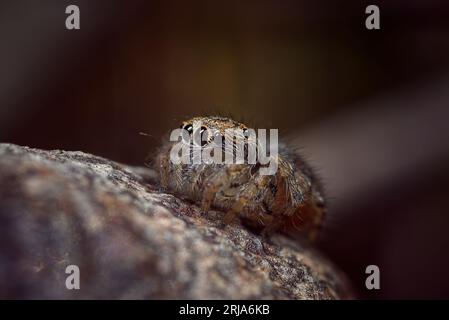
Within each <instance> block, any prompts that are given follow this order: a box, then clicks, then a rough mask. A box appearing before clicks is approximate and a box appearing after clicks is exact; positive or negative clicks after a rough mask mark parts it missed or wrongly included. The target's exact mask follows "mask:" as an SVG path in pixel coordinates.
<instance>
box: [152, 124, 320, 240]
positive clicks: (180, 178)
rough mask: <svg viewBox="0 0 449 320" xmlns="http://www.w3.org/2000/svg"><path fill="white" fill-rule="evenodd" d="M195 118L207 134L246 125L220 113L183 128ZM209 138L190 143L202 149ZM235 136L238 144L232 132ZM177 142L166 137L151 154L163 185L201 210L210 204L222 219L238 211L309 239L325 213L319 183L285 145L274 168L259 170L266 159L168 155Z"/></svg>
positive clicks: (266, 227) (244, 216)
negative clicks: (193, 159)
mask: <svg viewBox="0 0 449 320" xmlns="http://www.w3.org/2000/svg"><path fill="white" fill-rule="evenodd" d="M194 123H201V125H200V126H199V127H198V130H200V136H201V135H202V134H203V133H204V134H206V132H207V134H208V136H209V137H211V136H212V135H214V136H216V135H221V136H223V137H224V138H225V139H226V138H227V132H228V131H227V129H240V130H241V131H243V132H245V131H247V130H248V128H247V127H246V126H245V125H244V124H242V123H239V122H236V121H234V120H232V119H229V118H224V117H196V118H193V119H190V120H188V121H185V122H184V123H183V124H182V125H181V128H182V129H184V130H186V131H185V133H186V134H188V135H194V134H195V132H194V129H195V126H194ZM211 133H212V134H211ZM242 139H245V137H242ZM211 141H212V139H208V138H206V139H203V140H202V142H201V143H199V144H196V145H194V144H192V145H191V146H192V148H193V147H196V148H199V149H204V148H207V147H208V146H209V144H210V143H212V142H211ZM233 141H234V143H236V144H237V141H235V137H234V140H233ZM245 141H246V142H247V144H248V140H245ZM175 143H177V142H172V141H166V142H165V143H164V144H163V146H162V147H161V148H160V149H159V152H158V154H157V156H156V158H155V166H156V170H157V171H158V172H159V177H160V183H161V187H162V188H164V189H166V190H167V191H169V192H171V193H174V194H176V195H178V196H180V197H183V198H186V199H189V200H191V201H193V202H195V203H198V204H199V205H201V209H202V210H203V212H207V211H208V210H209V209H210V208H214V209H217V210H220V211H223V212H225V213H226V215H225V219H224V220H225V222H226V223H230V222H231V221H232V220H233V219H234V218H235V217H237V216H239V217H241V218H242V219H244V220H245V221H246V223H249V224H250V225H252V226H254V227H260V228H262V229H263V230H264V231H265V232H272V231H283V232H287V233H291V232H292V231H293V232H295V231H296V232H297V231H299V232H302V233H303V234H304V235H306V236H307V237H308V238H310V239H314V238H315V237H316V235H317V231H318V229H319V227H320V226H321V223H322V219H323V216H324V213H325V204H324V197H323V193H322V189H321V185H320V183H319V181H317V179H316V178H315V176H314V175H313V173H312V171H311V169H310V167H309V166H308V165H307V164H306V163H305V162H304V160H303V159H302V158H301V157H300V156H299V155H298V154H297V153H296V152H294V151H293V150H291V149H289V148H288V147H287V146H286V145H283V144H279V146H278V156H277V157H276V159H275V161H276V162H277V171H276V172H275V173H274V174H269V175H267V174H261V169H262V168H263V167H264V165H261V164H260V163H257V162H256V163H247V162H245V163H243V164H226V163H199V164H198V163H196V164H194V163H178V164H176V163H174V162H173V161H171V158H170V152H171V150H172V147H173V145H174V144H175ZM188 143H191V142H188ZM222 150H223V152H224V153H226V152H231V153H232V152H235V150H236V148H235V147H234V148H227V147H225V144H223V146H222ZM246 151H247V148H246V147H245V152H246Z"/></svg>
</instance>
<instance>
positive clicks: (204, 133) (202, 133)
mask: <svg viewBox="0 0 449 320" xmlns="http://www.w3.org/2000/svg"><path fill="white" fill-rule="evenodd" d="M200 137H201V146H202V147H204V146H205V145H206V144H208V143H209V132H208V131H207V128H206V127H201V128H200Z"/></svg>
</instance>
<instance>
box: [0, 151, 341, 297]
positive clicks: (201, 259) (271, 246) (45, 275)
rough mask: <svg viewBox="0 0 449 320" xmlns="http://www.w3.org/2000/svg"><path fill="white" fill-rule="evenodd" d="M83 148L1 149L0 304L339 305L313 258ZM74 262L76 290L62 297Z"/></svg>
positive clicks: (330, 279) (330, 273) (331, 280)
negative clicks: (3, 300)
mask: <svg viewBox="0 0 449 320" xmlns="http://www.w3.org/2000/svg"><path fill="white" fill-rule="evenodd" d="M142 173H145V174H146V175H149V174H151V172H150V171H149V170H146V169H143V168H130V167H126V166H122V165H119V164H117V163H115V162H112V161H110V160H106V159H103V158H100V157H96V156H93V155H90V154H86V153H82V152H66V151H43V150H37V149H30V148H26V147H19V146H15V145H11V144H0V237H1V242H0V281H1V284H0V298H43V299H46V298H62V299H66V298H86V299H89V298H111V299H115V298H124V299H126V298H137V299H141V298H176V299H177V298H187V299H221V298H228V299H265V298H267V299H272V298H274V299H278V298H279V299H328V298H330V299H332V298H347V297H349V294H348V291H347V289H346V287H345V283H344V280H343V279H344V277H343V276H342V275H341V274H340V273H339V272H338V271H337V270H336V269H335V268H334V267H332V266H331V264H330V263H329V262H327V261H326V260H324V259H323V258H322V257H321V256H320V255H319V254H318V253H317V252H315V251H313V250H312V249H310V248H308V247H307V246H305V245H301V244H298V243H293V242H292V241H290V240H288V239H285V238H284V237H282V236H274V237H273V238H272V240H271V241H270V242H269V243H268V242H266V241H264V240H263V239H261V238H260V237H259V236H257V235H254V234H253V233H251V232H249V231H248V230H247V229H246V228H245V227H242V226H241V225H239V224H238V223H236V224H233V225H229V226H226V227H225V226H223V224H222V220H221V218H222V214H221V213H219V212H210V213H209V214H207V215H202V214H201V213H200V211H199V210H198V208H197V207H196V206H193V205H192V204H189V203H186V202H184V201H182V200H180V199H177V198H175V197H174V196H172V195H168V194H164V193H161V192H159V191H158V189H157V187H156V186H155V185H154V184H152V183H151V176H150V175H149V176H147V177H145V178H144V176H143V175H142ZM72 264H74V265H77V266H79V268H80V271H81V289H80V290H67V289H66V287H65V280H66V277H67V276H68V275H67V274H66V273H65V268H66V267H67V266H68V265H72Z"/></svg>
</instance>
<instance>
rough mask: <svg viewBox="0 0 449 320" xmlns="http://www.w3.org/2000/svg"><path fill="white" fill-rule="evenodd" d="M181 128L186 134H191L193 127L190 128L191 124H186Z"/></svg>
mask: <svg viewBox="0 0 449 320" xmlns="http://www.w3.org/2000/svg"><path fill="white" fill-rule="evenodd" d="M181 127H182V129H184V130H187V132H188V133H189V134H192V133H193V126H192V124H190V123H188V124H186V125H184V126H181Z"/></svg>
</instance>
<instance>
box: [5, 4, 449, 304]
mask: <svg viewBox="0 0 449 320" xmlns="http://www.w3.org/2000/svg"><path fill="white" fill-rule="evenodd" d="M69 4H76V5H78V6H79V8H80V11H81V29H80V30H76V31H74V30H72V31H69V30H67V29H66V28H65V19H66V17H67V15H66V14H65V8H66V6H68V5H69ZM369 4H376V5H378V6H379V8H380V17H381V29H380V30H372V31H370V30H367V29H366V28H365V18H366V17H367V15H366V14H365V8H366V6H367V5H369ZM0 41H1V44H0V141H2V142H11V143H16V144H20V145H27V146H31V147H37V148H44V149H65V150H82V151H85V152H90V153H94V154H97V155H101V156H104V157H107V158H111V159H114V160H116V161H120V162H123V163H128V164H132V165H142V164H143V162H144V160H145V157H146V156H147V154H148V153H149V152H150V151H151V150H153V149H154V148H155V147H156V146H157V145H158V144H159V141H160V139H161V138H162V136H163V134H164V133H166V132H168V131H169V130H171V129H173V128H176V127H178V126H179V123H180V122H181V121H182V120H184V119H185V118H188V117H190V116H193V115H199V114H222V115H232V116H233V117H235V118H237V120H242V119H243V120H245V121H246V122H249V124H250V125H254V126H256V127H259V128H279V129H280V136H281V139H282V137H283V136H288V137H289V138H290V139H293V140H294V143H295V144H297V146H299V147H301V148H302V150H303V152H304V154H305V155H306V156H307V157H308V158H309V159H310V161H311V162H312V164H314V165H315V167H317V169H318V171H319V172H320V173H321V176H322V178H323V181H324V184H325V186H327V190H328V194H329V199H330V208H329V209H330V213H329V219H328V222H327V224H326V228H325V232H324V237H323V238H322V240H321V241H320V243H319V246H320V247H321V249H322V250H323V252H324V253H325V254H326V255H328V256H329V257H330V258H331V259H332V260H333V261H334V262H335V264H337V265H338V266H339V267H340V268H341V269H342V270H344V271H345V272H346V273H347V275H348V276H349V278H350V279H351V281H352V284H353V286H354V288H355V290H356V292H357V294H358V296H359V297H361V298H449V276H448V270H449V254H448V252H449V232H448V231H447V229H448V228H449V210H448V202H449V185H448V179H449V128H448V126H449V121H448V119H449V59H448V57H449V3H447V1H444V0H441V1H437V0H428V1H410V0H409V1H406V0H396V1H394V3H393V1H372V2H366V1H360V0H345V1H332V2H331V1H323V0H318V1H316V0H315V1H312V0H303V1H299V0H298V1H292V0H290V1H274V0H272V1H244V2H243V1H223V2H216V1H143V0H133V1H124V0H121V1H119V0H108V1H106V0H96V1H92V0H91V1H87V0H78V1H63V0H45V1H33V0H28V1H25V0H16V1H1V2H0ZM139 132H145V133H148V134H149V135H151V137H145V136H142V135H139ZM369 264H375V265H378V266H379V268H380V271H381V289H380V290H374V291H369V290H367V289H366V288H365V278H366V276H367V275H366V274H365V268H366V266H367V265H369Z"/></svg>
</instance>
